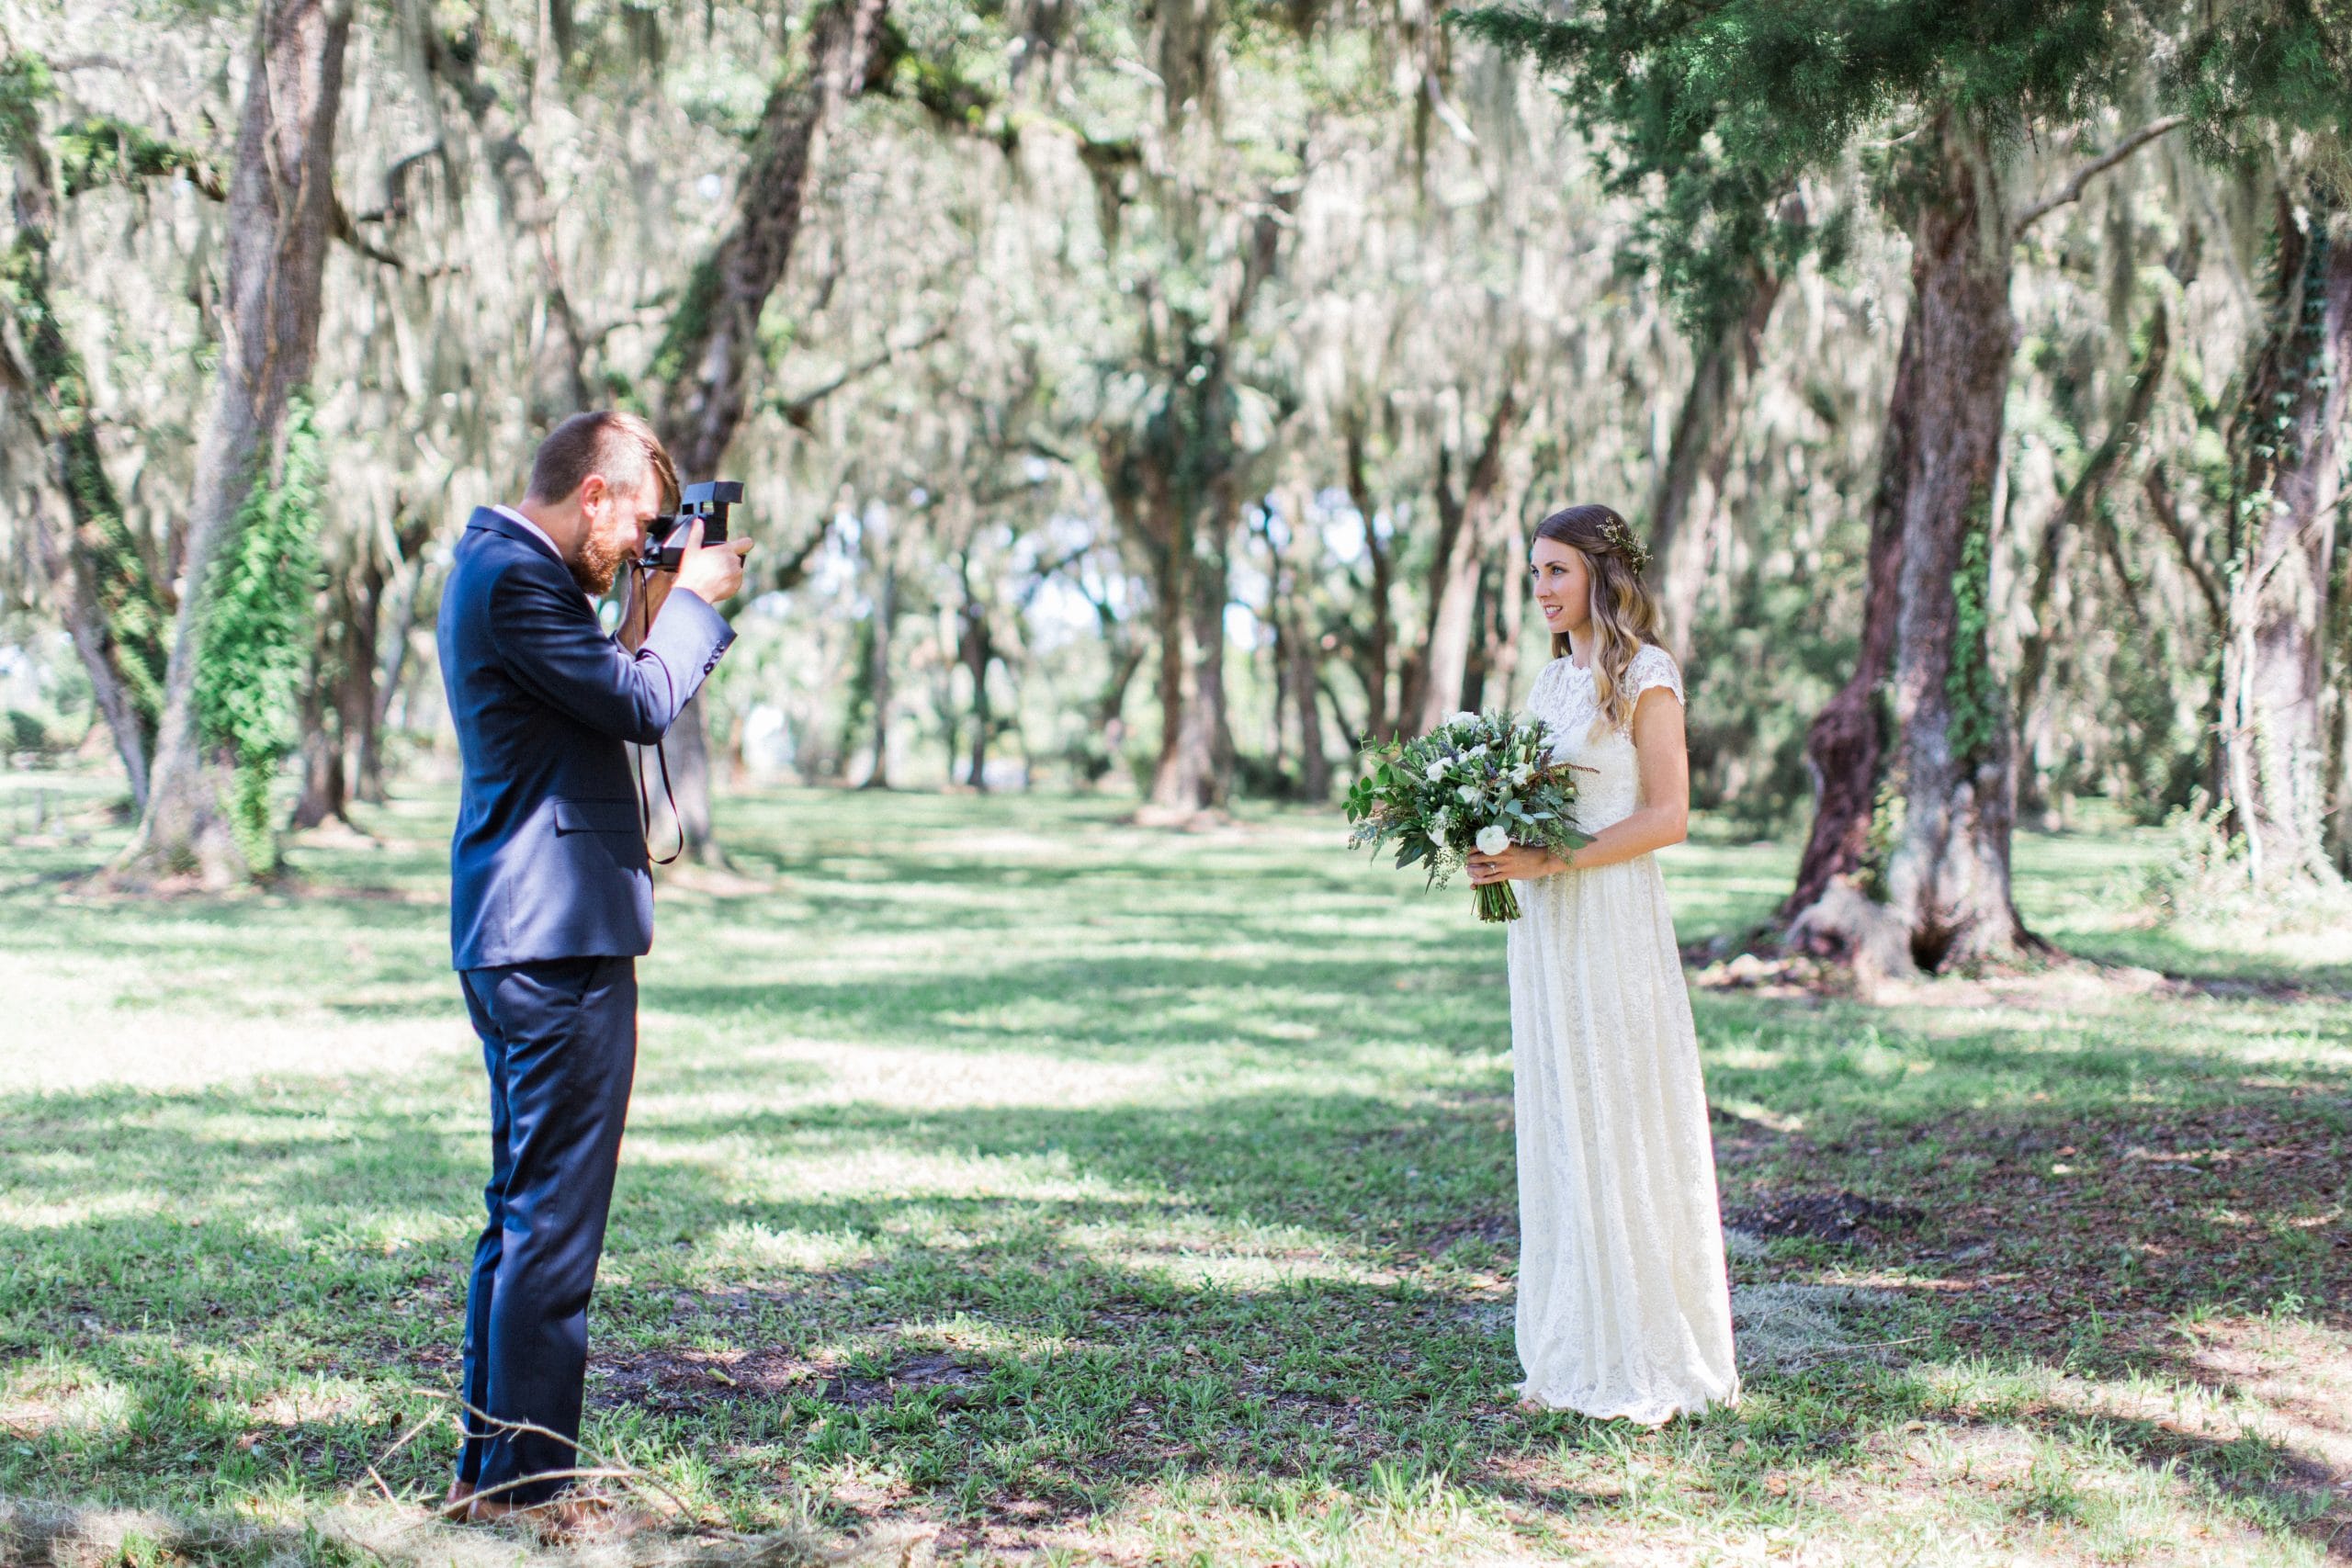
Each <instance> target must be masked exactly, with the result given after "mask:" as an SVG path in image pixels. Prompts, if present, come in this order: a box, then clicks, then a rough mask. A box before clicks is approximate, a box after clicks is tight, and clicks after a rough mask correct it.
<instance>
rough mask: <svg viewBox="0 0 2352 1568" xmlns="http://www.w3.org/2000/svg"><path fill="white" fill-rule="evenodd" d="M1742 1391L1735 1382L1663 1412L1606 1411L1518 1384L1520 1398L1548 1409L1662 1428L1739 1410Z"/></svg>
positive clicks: (1649, 1408)
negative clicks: (1680, 1418) (1719, 1409)
mask: <svg viewBox="0 0 2352 1568" xmlns="http://www.w3.org/2000/svg"><path fill="white" fill-rule="evenodd" d="M1740 1393H1741V1390H1740V1388H1739V1386H1738V1385H1737V1384H1736V1383H1735V1384H1733V1385H1732V1388H1731V1390H1730V1392H1728V1393H1710V1394H1702V1395H1700V1396H1698V1397H1697V1398H1695V1399H1692V1400H1689V1401H1683V1402H1678V1403H1676V1404H1668V1405H1666V1406H1664V1407H1663V1414H1660V1413H1659V1407H1658V1406H1655V1405H1620V1406H1616V1407H1613V1408H1610V1409H1605V1410H1588V1409H1586V1408H1585V1407H1584V1406H1583V1405H1581V1404H1577V1403H1576V1402H1575V1401H1574V1400H1569V1399H1550V1398H1546V1397H1545V1396H1544V1395H1543V1394H1541V1393H1537V1392H1536V1391H1535V1390H1534V1389H1533V1388H1532V1386H1530V1385H1529V1384H1528V1383H1521V1384H1520V1385H1519V1395H1520V1397H1521V1399H1523V1400H1530V1401H1532V1402H1533V1403H1535V1404H1540V1405H1542V1406H1544V1409H1546V1410H1571V1411H1574V1412H1575V1413H1576V1414H1577V1415H1578V1416H1585V1417H1587V1418H1589V1419H1590V1420H1594V1421H1621V1420H1622V1421H1631V1422H1633V1423H1634V1425H1635V1426H1639V1427H1663V1426H1665V1425H1666V1424H1667V1423H1668V1421H1671V1420H1673V1419H1674V1418H1675V1417H1676V1416H1702V1415H1704V1414H1705V1413H1706V1412H1708V1411H1710V1410H1713V1409H1715V1408H1716V1407H1718V1406H1721V1407H1722V1408H1724V1409H1725V1410H1731V1409H1736V1408H1737V1407H1738V1404H1739V1399H1740Z"/></svg>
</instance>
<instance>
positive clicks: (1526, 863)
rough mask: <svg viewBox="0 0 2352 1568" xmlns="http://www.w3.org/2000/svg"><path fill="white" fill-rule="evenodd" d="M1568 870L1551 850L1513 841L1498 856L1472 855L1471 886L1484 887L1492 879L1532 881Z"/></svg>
mask: <svg viewBox="0 0 2352 1568" xmlns="http://www.w3.org/2000/svg"><path fill="white" fill-rule="evenodd" d="M1566 869H1567V868H1566V866H1564V865H1562V864H1561V863H1559V862H1558V861H1557V860H1555V859H1554V858H1553V855H1552V852H1551V851H1549V850H1539V849H1535V848H1532V846H1530V845H1527V844H1513V845H1512V846H1511V847H1510V848H1509V849H1507V850H1505V851H1504V852H1502V853H1500V854H1498V855H1486V854H1477V853H1475V852H1474V853H1473V854H1472V855H1471V856H1470V886H1473V887H1484V886H1487V884H1488V883H1490V882H1532V881H1533V880H1534V879H1535V878H1537V877H1539V876H1549V875H1551V874H1553V873H1554V872H1555V871H1565V870H1566Z"/></svg>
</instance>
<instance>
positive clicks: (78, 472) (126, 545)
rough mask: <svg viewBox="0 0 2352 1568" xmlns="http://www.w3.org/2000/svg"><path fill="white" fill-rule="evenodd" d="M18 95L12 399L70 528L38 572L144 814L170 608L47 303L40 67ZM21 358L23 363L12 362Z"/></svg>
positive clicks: (9, 104) (47, 543) (46, 533)
mask: <svg viewBox="0 0 2352 1568" xmlns="http://www.w3.org/2000/svg"><path fill="white" fill-rule="evenodd" d="M6 70H7V74H8V77H9V78H10V81H11V83H12V85H15V86H16V87H17V91H15V92H11V93H9V94H7V95H6V99H5V101H0V128H5V130H6V135H7V139H8V141H9V142H10V150H11V152H13V154H14V159H15V164H16V188H15V191H14V192H13V194H12V197H11V205H12V208H13V216H14V218H15V220H16V235H15V239H14V241H13V243H12V244H11V245H10V247H9V250H8V252H7V254H6V256H5V258H0V294H5V296H6V297H7V298H8V299H9V301H10V303H11V304H12V305H13V307H14V310H13V314H14V316H15V318H16V322H17V330H18V332H19V333H21V338H22V341H21V349H20V350H19V349H18V348H17V347H15V346H11V347H9V348H7V349H6V350H0V353H5V357H6V360H7V361H8V364H7V366H6V379H7V380H8V381H10V382H13V383H15V385H14V386H13V387H12V388H10V390H13V391H15V392H17V394H18V395H19V396H20V397H21V398H22V400H23V404H24V409H25V412H26V414H27V416H28V418H29V420H30V421H31V423H32V426H33V429H34V430H35V432H37V433H38V435H39V438H40V444H41V447H42V451H43V454H44V456H45V457H46V460H47V462H46V466H47V468H48V478H49V481H50V483H51V485H52V486H53V487H54V488H55V489H56V491H58V493H59V494H60V495H61V496H62V497H63V499H64V503H65V512H66V516H67V520H68V523H67V528H66V530H65V536H64V540H63V543H62V547H61V546H60V545H59V543H58V542H57V540H56V539H55V538H54V537H52V536H51V530H50V529H48V528H47V527H39V528H36V530H35V533H36V535H37V537H38V542H39V546H40V556H41V558H42V559H41V565H42V570H44V571H45V572H46V574H47V575H48V577H49V579H50V581H51V584H52V587H53V590H54V592H55V594H56V603H57V609H58V613H59V618H60V619H61V620H62V621H63V623H64V625H65V629H66V632H67V634H68V635H69V636H70V637H72V639H73V642H74V652H75V654H76V655H77V656H78V657H79V658H80V660H81V661H82V668H83V671H84V672H85V674H86V675H87V676H88V677H89V682H90V690H91V694H92V696H93V698H94V700H95V701H96V706H97V709H98V712H99V713H100V714H101V715H103V716H104V717H105V719H106V723H107V732H108V733H109V734H110V735H111V736H112V738H113V739H114V744H115V752H116V754H117V755H118V756H119V757H120V758H121V759H122V767H123V773H124V775H125V776H126V777H127V778H128V780H129V781H130V795H131V801H132V803H133V806H134V807H135V808H136V809H138V810H141V811H144V810H145V809H146V807H147V795H148V773H149V765H150V762H151V760H152V759H153V753H154V746H155V733H156V728H157V726H158V724H159V723H160V722H161V720H162V716H163V709H164V671H165V666H166V664H167V661H168V655H167V653H166V650H165V644H164V626H165V624H166V622H167V621H168V619H169V617H170V613H171V612H170V610H169V608H168V607H167V605H166V604H164V594H163V592H162V591H161V590H160V589H159V588H158V586H157V585H156V583H155V581H154V579H153V576H152V575H151V574H150V573H149V571H148V570H147V563H146V560H145V558H144V557H143V555H142V554H141V551H140V549H139V547H138V542H137V540H135V539H134V538H132V536H131V534H130V527H129V525H127V524H126V523H125V521H124V519H123V513H122V505H121V502H120V501H119V498H118V497H117V495H116V493H115V489H114V484H113V481H112V480H111V479H108V478H107V470H106V464H105V461H104V459H103V456H102V454H101V453H100V451H99V448H98V434H97V428H96V424H94V423H92V420H91V417H90V410H89V387H88V383H87V380H86V378H85V372H84V369H83V365H82V356H81V355H80V354H79V353H78V352H77V351H76V350H75V349H74V345H73V344H72V342H71V341H70V340H68V339H67V337H66V335H65V331H64V328H63V326H62V323H60V322H59V321H58V319H57V314H56V311H55V310H54V309H53V308H52V306H51V298H50V246H51V237H52V236H53V235H54V233H55V232H56V226H57V185H56V181H55V178H54V175H53V172H52V169H51V162H50V155H49V149H48V146H47V144H46V143H45V141H43V139H42V136H41V126H40V97H41V96H44V95H43V94H42V93H41V92H40V86H41V85H42V83H43V79H44V78H45V75H46V71H45V68H44V67H42V66H41V65H40V63H39V62H36V61H33V60H31V59H28V58H26V57H18V58H17V59H15V60H11V61H10V62H7V67H6ZM19 360H21V363H19Z"/></svg>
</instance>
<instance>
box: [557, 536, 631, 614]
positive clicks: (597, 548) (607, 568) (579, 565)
mask: <svg viewBox="0 0 2352 1568" xmlns="http://www.w3.org/2000/svg"><path fill="white" fill-rule="evenodd" d="M628 554H629V552H628V541H626V540H622V539H603V538H598V537H597V536H595V535H594V534H591V535H590V536H588V537H586V538H584V539H582V540H581V541H580V553H579V555H578V556H576V557H575V558H572V559H571V560H568V561H566V562H564V563H563V564H564V565H565V566H566V567H568V568H570V569H571V581H574V582H576V583H578V584H580V591H581V592H583V593H585V594H587V595H588V597H590V598H591V599H602V598H603V597H604V596H605V593H606V592H609V591H610V590H611V588H612V586H613V579H614V578H616V577H617V576H619V575H620V570H621V563H622V562H624V561H626V560H628Z"/></svg>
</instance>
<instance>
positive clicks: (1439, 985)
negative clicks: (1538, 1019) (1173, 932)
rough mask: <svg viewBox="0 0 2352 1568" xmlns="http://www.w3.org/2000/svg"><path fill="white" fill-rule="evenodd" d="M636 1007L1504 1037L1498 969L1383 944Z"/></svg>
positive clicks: (1293, 1033)
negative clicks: (1411, 961) (1417, 961)
mask: <svg viewBox="0 0 2352 1568" xmlns="http://www.w3.org/2000/svg"><path fill="white" fill-rule="evenodd" d="M643 996H644V999H645V1005H646V1006H647V1007H648V1008H649V1009H651V1010H661V1011H665V1012H676V1013H681V1014H684V1015H687V1016H691V1017H696V1018H701V1019H707V1020H710V1021H740V1022H748V1023H753V1024H754V1025H756V1024H762V1023H764V1024H769V1025H771V1026H773V1027H775V1028H776V1029H779V1030H784V1031H788V1032H792V1033H794V1034H798V1035H812V1034H813V1035H817V1036H820V1037H822V1036H824V1035H827V1034H835V1035H839V1036H842V1037H845V1038H849V1039H854V1040H855V1041H856V1042H857V1043H859V1044H860V1045H869V1046H870V1045H885V1044H906V1045H921V1046H926V1047H935V1048H942V1049H955V1050H974V1049H982V1050H1029V1051H1043V1052H1050V1053H1056V1054H1063V1055H1077V1056H1081V1057H1088V1058H1094V1059H1120V1058H1125V1059H1134V1058H1135V1057H1136V1055H1137V1054H1138V1053H1142V1052H1153V1051H1164V1050H1170V1049H1185V1048H1193V1049H1197V1048H1199V1047H1201V1046H1204V1045H1211V1044H1217V1043H1225V1042H1229V1041H1240V1042H1244V1043H1261V1044H1267V1045H1270V1046H1273V1047H1278V1048H1279V1049H1281V1050H1283V1051H1284V1052H1285V1053H1295V1054H1296V1055H1297V1056H1300V1057H1314V1056H1319V1055H1353V1054H1356V1053H1359V1052H1361V1051H1363V1049H1365V1048H1366V1047H1367V1046H1376V1045H1378V1044H1381V1043H1393V1044H1399V1045H1413V1046H1436V1047H1439V1048H1441V1049H1445V1050H1452V1051H1496V1050H1499V1049H1501V1048H1502V1047H1504V1046H1506V1045H1508V1044H1509V1043H1510V1021H1509V1013H1508V1004H1507V1000H1506V996H1505V993H1504V990H1503V979H1502V976H1500V975H1499V974H1498V973H1497V972H1496V971H1495V969H1494V968H1493V967H1492V966H1491V965H1489V964H1485V963H1482V962H1477V961H1476V960H1469V959H1460V958H1456V959H1454V960H1453V961H1452V962H1448V961H1446V959H1445V958H1443V957H1440V958H1438V959H1435V960H1433V961H1432V962H1431V963H1430V964H1428V965H1426V966H1423V967H1420V968H1417V969H1415V970H1413V971H1412V972H1410V973H1409V974H1400V973H1399V968H1398V965H1397V962H1396V961H1395V959H1394V958H1393V956H1383V957H1352V956H1347V955H1344V954H1333V953H1329V952H1325V953H1317V954H1315V955H1313V956H1311V957H1293V956H1289V955H1283V954H1278V953H1270V954H1268V955H1267V956H1265V957H1262V958H1255V957H1231V956H1226V957H1213V958H1212V957H1195V958H1187V957H1182V956H1161V955H1152V956H1136V957H1114V956H1103V957H1092V958H1068V959H1050V960H1038V961H1034V962H1025V963H1004V964H1001V966H999V967H996V968H992V969H980V970H978V971H977V972H976V971H974V970H970V969H956V970H944V971H941V972H936V973H928V974H922V975H916V976H907V977H904V978H882V979H876V978H874V977H870V976H861V977H853V978H848V979H842V980H793V979H785V978H776V979H763V978H760V977H757V976H751V977H746V978H743V979H740V980H729V981H725V982H720V983H695V982H693V981H687V980H682V979H675V978H668V977H662V978H649V980H648V982H647V984H646V985H645V988H644V992H643Z"/></svg>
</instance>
